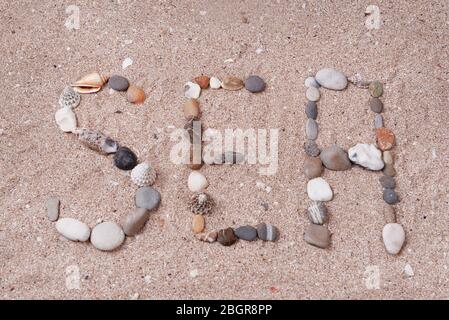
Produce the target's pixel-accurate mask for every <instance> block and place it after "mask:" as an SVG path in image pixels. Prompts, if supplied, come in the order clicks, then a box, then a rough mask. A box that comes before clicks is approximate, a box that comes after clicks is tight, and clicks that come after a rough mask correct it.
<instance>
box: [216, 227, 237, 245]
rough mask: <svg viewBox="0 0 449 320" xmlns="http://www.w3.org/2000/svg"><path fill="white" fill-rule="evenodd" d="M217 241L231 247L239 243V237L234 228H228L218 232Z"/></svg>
mask: <svg viewBox="0 0 449 320" xmlns="http://www.w3.org/2000/svg"><path fill="white" fill-rule="evenodd" d="M217 241H218V242H220V243H221V244H222V245H224V246H230V245H233V244H234V243H235V242H236V241H237V237H236V236H235V234H234V230H233V229H232V228H226V229H222V230H220V231H218V237H217Z"/></svg>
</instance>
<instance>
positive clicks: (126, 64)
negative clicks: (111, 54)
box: [122, 58, 133, 70]
mask: <svg viewBox="0 0 449 320" xmlns="http://www.w3.org/2000/svg"><path fill="white" fill-rule="evenodd" d="M132 64H133V59H131V58H126V59H125V60H123V62H122V69H123V70H125V69H126V68H128V67H129V66H131V65H132Z"/></svg>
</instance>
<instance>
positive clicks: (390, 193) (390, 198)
mask: <svg viewBox="0 0 449 320" xmlns="http://www.w3.org/2000/svg"><path fill="white" fill-rule="evenodd" d="M383 198H384V201H385V202H386V203H388V204H396V203H398V202H399V198H398V195H397V194H396V192H395V191H394V190H393V189H384V194H383Z"/></svg>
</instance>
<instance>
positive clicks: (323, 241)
mask: <svg viewBox="0 0 449 320" xmlns="http://www.w3.org/2000/svg"><path fill="white" fill-rule="evenodd" d="M304 240H305V241H306V242H307V243H308V244H311V245H312V246H315V247H318V248H322V249H326V248H328V247H329V246H330V243H331V234H330V232H329V229H327V227H325V226H323V225H319V224H313V223H311V224H310V225H308V226H307V228H306V231H305V233H304Z"/></svg>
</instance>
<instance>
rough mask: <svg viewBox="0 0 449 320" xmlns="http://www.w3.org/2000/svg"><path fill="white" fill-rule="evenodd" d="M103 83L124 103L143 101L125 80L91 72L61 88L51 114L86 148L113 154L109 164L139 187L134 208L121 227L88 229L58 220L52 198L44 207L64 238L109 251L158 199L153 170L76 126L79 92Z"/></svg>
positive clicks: (124, 150)
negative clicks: (123, 96) (120, 95)
mask: <svg viewBox="0 0 449 320" xmlns="http://www.w3.org/2000/svg"><path fill="white" fill-rule="evenodd" d="M106 83H108V85H109V87H110V88H111V89H113V90H115V91H122V92H125V91H126V97H127V100H128V101H129V102H131V103H133V104H140V103H143V102H144V100H145V92H144V91H143V89H142V88H140V87H138V86H133V85H130V84H129V81H128V80H127V79H126V78H124V77H122V76H119V75H114V76H112V77H110V78H109V79H108V78H107V77H104V76H101V75H100V74H98V73H97V72H95V73H91V74H88V75H86V76H84V77H82V78H81V79H80V80H78V81H77V82H75V83H74V84H72V85H71V86H67V87H66V88H64V90H63V92H62V93H61V95H60V98H59V105H60V108H59V109H58V110H57V111H56V113H55V121H56V123H57V125H58V126H59V128H60V129H61V130H62V131H63V132H68V133H72V134H74V135H75V136H77V137H78V139H79V140H80V141H81V142H82V143H83V144H84V145H86V146H87V147H88V148H90V149H92V150H95V151H97V152H99V153H100V154H103V155H110V154H114V158H113V162H114V164H115V166H116V167H117V168H119V169H121V170H131V180H132V182H133V183H135V184H136V185H137V186H138V187H139V189H138V190H137V192H136V195H135V204H136V208H135V209H134V210H133V211H132V212H131V213H129V214H128V215H126V216H125V217H124V219H123V221H122V222H121V224H118V223H116V222H114V221H105V222H101V223H99V224H97V225H96V226H95V227H94V228H93V229H92V230H91V229H90V228H89V226H88V225H87V224H86V223H84V222H82V221H79V220H77V219H74V218H61V219H59V208H60V201H59V199H58V198H56V197H50V198H49V199H47V201H46V203H45V207H46V210H47V216H48V219H49V220H50V221H53V222H56V230H57V231H58V232H59V233H60V234H61V235H62V236H64V237H65V238H67V239H69V240H72V241H81V242H85V241H88V240H89V239H90V242H91V243H92V245H93V246H94V247H95V248H97V249H99V250H102V251H112V250H115V249H117V248H118V247H120V246H121V245H122V243H123V242H124V241H125V236H135V235H136V234H138V233H139V231H140V230H141V229H142V228H143V226H144V225H145V224H146V222H147V221H148V219H149V215H150V211H151V210H154V209H156V208H157V207H158V205H159V203H160V201H161V196H160V193H159V192H158V191H157V190H156V189H154V188H153V187H151V185H153V183H154V182H155V180H156V171H155V170H154V168H153V167H152V166H151V165H150V163H149V162H148V161H145V162H142V163H140V164H138V159H137V156H136V155H135V154H134V152H133V151H132V150H131V149H129V148H127V147H124V146H120V145H119V144H118V143H117V142H116V141H115V140H113V139H111V138H110V137H108V136H107V135H105V134H103V133H101V132H99V131H97V130H92V129H87V128H78V126H77V120H76V116H75V113H74V109H75V108H76V107H77V106H78V105H79V104H80V101H81V95H80V93H81V94H88V93H96V92H98V91H100V90H101V88H102V87H103V86H104V85H105V84H106Z"/></svg>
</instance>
